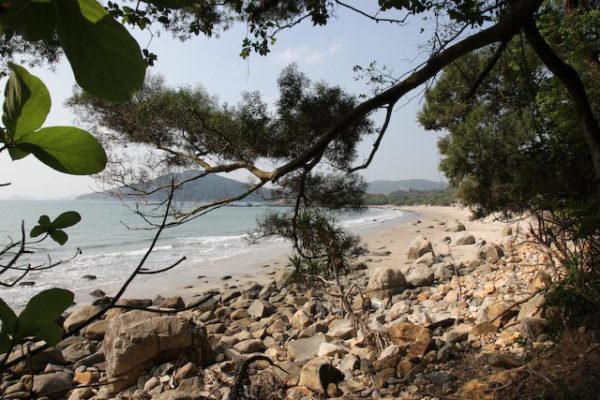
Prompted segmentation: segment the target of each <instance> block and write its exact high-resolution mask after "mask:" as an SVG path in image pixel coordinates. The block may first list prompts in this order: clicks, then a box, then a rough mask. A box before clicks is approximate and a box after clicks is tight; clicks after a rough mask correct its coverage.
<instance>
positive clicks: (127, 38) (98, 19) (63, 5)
mask: <svg viewBox="0 0 600 400" xmlns="http://www.w3.org/2000/svg"><path fill="white" fill-rule="evenodd" d="M2 8H3V12H2V13H1V14H0V24H1V26H2V28H3V31H4V32H3V34H2V36H3V37H6V38H7V39H8V40H11V39H12V38H13V37H14V36H19V37H22V38H23V39H25V40H26V41H28V42H43V43H48V44H49V45H48V46H45V47H44V46H43V48H47V47H51V46H55V44H54V43H55V41H57V42H58V44H59V45H60V48H61V49H62V51H64V53H65V55H66V57H67V59H68V60H69V63H70V64H71V68H72V69H73V73H74V74H75V79H76V80H77V83H78V84H79V85H80V86H81V87H82V88H84V89H85V90H86V91H88V92H89V93H90V94H92V95H94V96H98V97H102V98H104V99H107V100H112V101H124V100H127V99H129V98H130V97H131V96H132V95H133V93H135V92H136V91H137V90H139V89H140V87H141V86H142V83H143V80H144V74H145V70H146V62H145V61H144V58H143V55H142V53H141V50H140V48H139V45H138V44H137V42H136V41H135V39H134V38H133V37H132V36H131V35H130V34H129V33H128V32H127V29H125V27H124V26H123V25H121V24H120V23H118V22H117V21H116V20H115V19H114V18H113V17H112V16H111V15H110V14H109V13H108V11H106V10H105V9H104V8H103V7H102V6H101V5H100V4H99V3H98V2H97V1H96V0H77V1H74V0H73V1H58V0H48V1H43V2H41V1H31V0H30V1H22V2H18V3H9V2H6V1H3V2H2ZM116 43H118V46H117V45H115V44H116ZM55 47H56V46H55Z"/></svg>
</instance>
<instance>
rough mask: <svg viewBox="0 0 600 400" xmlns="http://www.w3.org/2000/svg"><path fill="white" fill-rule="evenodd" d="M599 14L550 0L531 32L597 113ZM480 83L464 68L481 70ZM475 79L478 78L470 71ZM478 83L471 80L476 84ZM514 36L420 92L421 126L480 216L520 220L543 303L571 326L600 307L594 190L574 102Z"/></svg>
mask: <svg viewBox="0 0 600 400" xmlns="http://www.w3.org/2000/svg"><path fill="white" fill-rule="evenodd" d="M598 13H599V10H598V8H595V7H588V6H586V5H585V4H582V5H581V7H578V8H576V9H574V10H567V12H565V10H564V9H563V8H562V7H561V6H559V5H557V3H556V2H550V3H549V4H548V5H547V7H546V8H545V12H544V13H543V14H542V16H541V17H540V18H539V21H538V26H539V28H540V31H542V32H543V34H544V36H545V37H546V38H547V40H548V41H549V42H550V43H551V45H553V46H554V47H555V48H556V51H557V53H558V54H560V55H561V56H563V57H564V59H565V60H567V61H568V62H569V63H570V65H572V66H573V67H574V68H576V70H577V71H578V73H579V76H580V77H581V78H582V80H583V83H584V84H585V88H586V91H587V93H588V96H589V101H590V103H591V108H592V109H593V110H594V111H595V112H596V115H598V112H600V102H599V99H600V97H599V96H598V95H600V85H599V84H598V82H599V81H598V79H597V78H598V77H599V76H600V68H599V63H598V54H599V53H598V51H599V49H600V35H599V34H598V32H599V28H600V25H599V23H600V19H599V18H598V16H599V14H598ZM487 66H492V68H491V69H488V73H487V75H485V76H483V79H478V78H479V76H478V75H473V73H472V71H485V70H486V67H487ZM477 74H479V72H477ZM475 82H476V83H475ZM571 100H572V98H571V97H570V95H569V93H568V92H567V91H566V90H565V88H564V87H563V85H562V83H561V82H560V81H559V80H558V79H557V78H556V77H554V76H553V75H551V74H549V73H548V70H547V69H546V67H545V66H544V65H543V64H542V63H541V62H540V61H539V60H538V58H537V56H536V54H535V53H534V51H533V50H532V49H531V48H530V47H529V44H528V43H527V42H526V41H525V40H524V38H522V37H520V36H516V37H515V38H513V40H512V41H510V42H509V43H506V44H505V45H502V46H495V47H488V48H485V49H481V50H480V51H477V52H474V53H471V54H469V55H467V56H465V57H463V58H461V59H460V60H459V61H458V62H456V63H454V64H453V65H451V66H449V67H447V68H446V69H445V70H444V73H443V75H442V76H441V78H440V79H439V81H438V82H437V83H436V85H435V86H434V87H433V88H432V89H431V90H429V91H428V92H427V94H426V102H425V105H424V107H423V109H422V111H421V112H420V114H419V121H420V122H421V124H422V125H423V126H424V127H425V128H426V129H431V130H445V131H447V135H446V136H444V137H443V138H442V139H441V140H440V141H439V143H438V145H439V149H440V152H441V153H442V155H443V157H444V158H443V160H442V162H441V165H440V167H441V169H442V171H443V172H444V173H445V174H446V175H447V176H448V178H449V179H450V182H451V183H452V184H453V185H455V186H457V187H458V196H459V198H461V199H462V200H463V201H464V202H465V203H466V204H467V205H469V206H471V207H473V208H474V209H475V210H476V213H477V214H478V215H487V214H490V213H496V212H500V213H503V214H505V215H511V214H518V215H520V214H523V213H528V214H529V215H532V216H533V217H534V218H535V219H536V221H537V226H534V227H533V230H532V233H533V234H534V235H535V238H536V242H537V243H538V244H540V245H541V248H542V249H544V251H546V252H548V253H549V254H550V255H551V258H552V261H553V262H554V265H555V267H556V271H555V272H556V274H555V282H556V283H555V285H553V286H552V287H551V289H550V291H549V293H548V303H549V306H550V307H551V309H552V310H554V313H555V316H556V317H557V318H558V320H560V321H561V322H562V323H565V324H567V325H577V324H579V323H581V322H582V321H583V318H584V317H585V316H586V315H588V314H589V313H590V312H593V311H594V310H595V309H597V308H598V306H599V305H600V269H599V266H600V248H599V247H598V245H597V243H598V239H599V237H600V236H599V235H600V217H599V216H598V200H597V194H598V192H597V191H598V186H597V176H596V175H595V173H594V164H593V162H592V157H591V153H590V150H589V143H588V142H587V141H586V138H585V136H584V135H582V134H581V128H580V127H581V121H580V119H579V115H578V110H577V109H576V104H575V103H574V102H573V101H571Z"/></svg>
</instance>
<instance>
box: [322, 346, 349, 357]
mask: <svg viewBox="0 0 600 400" xmlns="http://www.w3.org/2000/svg"><path fill="white" fill-rule="evenodd" d="M346 353H348V349H346V348H345V347H343V346H340V345H339V344H333V343H321V346H319V352H318V356H319V357H335V356H339V357H341V356H343V355H344V354H346Z"/></svg>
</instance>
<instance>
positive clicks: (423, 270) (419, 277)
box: [406, 264, 434, 287]
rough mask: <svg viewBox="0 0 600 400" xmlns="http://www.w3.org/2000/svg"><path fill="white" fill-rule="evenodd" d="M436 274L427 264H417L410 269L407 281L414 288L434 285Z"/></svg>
mask: <svg viewBox="0 0 600 400" xmlns="http://www.w3.org/2000/svg"><path fill="white" fill-rule="evenodd" d="M433 279H434V274H433V271H432V270H431V268H429V267H428V266H427V265H425V264H417V265H415V266H414V267H413V268H411V269H410V271H409V272H408V275H407V276H406V280H407V281H408V283H409V284H411V285H412V286H414V287H420V286H429V285H431V284H432V283H433Z"/></svg>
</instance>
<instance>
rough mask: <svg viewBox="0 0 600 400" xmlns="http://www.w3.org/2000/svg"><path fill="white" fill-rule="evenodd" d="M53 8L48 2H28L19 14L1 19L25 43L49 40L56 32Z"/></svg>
mask: <svg viewBox="0 0 600 400" xmlns="http://www.w3.org/2000/svg"><path fill="white" fill-rule="evenodd" d="M55 17H56V15H55V8H54V5H53V4H52V2H50V1H35V0H34V1H29V2H28V4H27V5H26V6H25V7H23V8H22V9H21V10H20V11H19V12H17V13H14V14H13V15H12V17H11V16H7V17H5V18H3V20H4V21H5V22H6V24H7V26H8V27H10V28H11V29H13V30H14V31H15V32H17V33H18V34H20V35H21V36H23V38H25V39H26V40H27V41H30V42H37V41H38V40H50V39H52V35H53V34H54V32H55V30H56V19H55Z"/></svg>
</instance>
